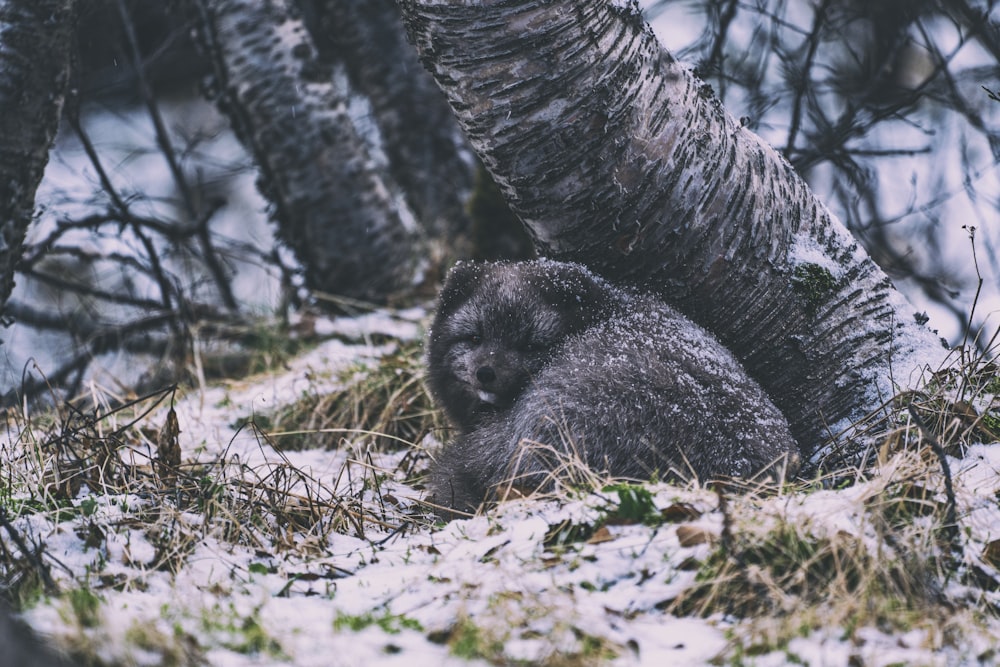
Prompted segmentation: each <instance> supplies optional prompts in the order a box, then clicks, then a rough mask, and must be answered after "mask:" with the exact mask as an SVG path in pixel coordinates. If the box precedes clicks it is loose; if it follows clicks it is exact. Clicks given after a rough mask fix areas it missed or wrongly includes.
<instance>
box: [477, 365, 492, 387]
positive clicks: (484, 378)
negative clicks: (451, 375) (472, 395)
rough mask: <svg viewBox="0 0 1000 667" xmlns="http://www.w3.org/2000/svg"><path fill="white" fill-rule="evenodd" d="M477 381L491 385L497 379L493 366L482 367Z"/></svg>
mask: <svg viewBox="0 0 1000 667" xmlns="http://www.w3.org/2000/svg"><path fill="white" fill-rule="evenodd" d="M476 379H477V380H479V381H480V382H482V383H483V384H489V383H490V382H493V381H494V380H496V379H497V374H496V371H494V370H493V367H492V366H480V367H479V370H477V371H476Z"/></svg>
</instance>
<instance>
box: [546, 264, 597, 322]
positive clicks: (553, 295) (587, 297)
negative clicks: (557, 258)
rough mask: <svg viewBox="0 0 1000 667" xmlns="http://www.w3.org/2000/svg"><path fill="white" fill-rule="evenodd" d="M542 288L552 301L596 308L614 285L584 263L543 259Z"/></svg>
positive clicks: (593, 309) (572, 306) (547, 298)
mask: <svg viewBox="0 0 1000 667" xmlns="http://www.w3.org/2000/svg"><path fill="white" fill-rule="evenodd" d="M540 266H541V268H542V270H543V275H544V276H545V277H546V279H545V280H544V281H543V282H542V292H543V294H544V295H545V298H546V300H548V301H549V303H553V304H556V305H559V306H561V307H564V308H565V307H571V308H576V307H577V306H579V307H580V308H583V309H585V310H587V311H590V312H592V313H593V312H594V311H595V310H596V309H598V308H599V307H601V306H603V305H605V304H607V303H608V298H609V294H610V292H611V290H612V288H611V286H610V285H609V284H608V283H607V282H606V281H605V280H604V279H603V278H600V277H598V276H596V275H594V274H593V273H591V272H590V271H589V270H588V269H587V268H586V267H584V266H583V265H582V264H575V263H571V262H552V261H548V260H542V261H541V262H540Z"/></svg>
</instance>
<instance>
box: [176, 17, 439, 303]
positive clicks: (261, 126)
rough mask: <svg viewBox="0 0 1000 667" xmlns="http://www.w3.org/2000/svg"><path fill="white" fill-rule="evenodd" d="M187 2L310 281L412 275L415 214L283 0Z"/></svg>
mask: <svg viewBox="0 0 1000 667" xmlns="http://www.w3.org/2000/svg"><path fill="white" fill-rule="evenodd" d="M187 2H188V5H189V6H190V7H191V9H192V13H193V14H194V18H195V23H196V25H197V29H198V39H199V42H200V43H201V45H202V47H203V48H204V50H205V52H206V54H207V55H208V56H209V57H210V59H211V60H212V67H213V72H214V77H215V84H216V86H217V88H218V90H217V91H216V92H217V93H218V95H219V104H220V106H221V107H222V109H223V110H224V111H225V112H226V113H227V114H228V115H229V118H230V120H231V121H232V123H233V126H234V127H235V129H236V131H237V133H238V134H239V135H240V137H241V139H242V140H243V142H244V143H245V144H246V145H247V146H248V148H249V149H250V150H251V152H252V153H253V155H254V158H255V159H256V162H257V165H258V167H259V168H260V174H261V175H260V180H259V187H260V189H261V192H262V193H263V194H264V195H265V197H267V198H268V200H269V201H271V203H272V204H273V205H274V217H275V219H276V220H277V223H278V227H279V236H280V238H281V239H282V240H283V241H284V242H286V243H287V244H288V245H289V246H290V247H291V248H292V249H293V250H294V252H295V253H296V255H297V256H298V258H299V261H300V262H302V265H303V268H304V271H305V279H306V285H307V286H308V287H309V288H310V289H312V290H313V291H319V292H327V293H331V294H338V295H343V296H348V297H351V298H358V299H364V300H368V301H376V302H383V301H385V300H386V298H387V297H389V296H391V295H392V294H393V293H394V292H396V291H398V290H401V289H403V288H405V287H407V286H409V285H410V284H411V283H412V281H413V278H414V274H415V268H416V260H417V254H418V251H419V247H420V246H419V244H418V241H417V234H416V229H415V224H414V221H413V218H412V214H411V213H410V211H409V210H408V209H407V208H406V206H405V204H402V203H401V197H399V196H397V194H396V192H395V188H394V186H393V185H392V184H391V183H390V182H388V180H387V179H386V178H384V177H383V174H381V173H380V172H379V171H378V170H377V169H376V168H375V167H374V165H373V163H372V159H371V156H370V153H369V151H368V150H367V148H366V146H365V142H364V141H363V138H362V137H361V136H360V135H359V134H358V131H357V128H356V127H355V126H354V123H353V121H352V119H351V117H350V115H349V114H348V110H347V101H348V100H347V97H348V96H347V83H346V77H345V76H343V74H341V75H340V76H339V77H338V76H337V72H336V70H334V69H333V68H331V67H330V66H329V65H328V64H327V63H323V62H322V61H321V60H320V59H319V58H318V57H317V52H316V49H315V47H314V45H313V43H312V40H311V39H310V37H309V34H308V32H307V31H306V29H305V27H304V25H303V23H302V21H301V19H300V18H299V17H298V16H297V14H296V12H295V10H294V8H293V7H292V6H291V5H290V0H260V1H257V0H187ZM338 79H339V80H338Z"/></svg>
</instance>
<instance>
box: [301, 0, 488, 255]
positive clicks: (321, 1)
mask: <svg viewBox="0 0 1000 667" xmlns="http://www.w3.org/2000/svg"><path fill="white" fill-rule="evenodd" d="M299 3H300V4H302V5H303V6H304V7H306V8H308V9H309V10H310V12H308V13H307V17H308V15H309V14H312V17H313V20H312V21H309V20H307V22H306V24H307V26H309V28H310V30H311V32H312V34H313V37H314V39H315V41H316V46H317V47H319V49H320V50H321V51H324V50H327V51H329V55H330V57H331V58H333V59H335V60H336V61H337V62H342V63H343V64H344V67H345V68H346V70H347V73H348V76H349V77H350V80H351V85H352V86H353V87H354V89H355V90H357V91H358V92H359V93H361V94H362V95H364V96H365V98H367V100H368V101H369V103H370V104H371V107H372V115H373V117H374V119H375V123H376V124H377V125H378V128H379V132H380V134H381V139H382V142H381V143H382V149H383V150H384V151H385V154H386V157H387V158H388V166H387V169H388V171H389V174H390V175H391V177H392V179H393V180H394V181H395V182H396V183H397V184H398V185H399V187H400V188H402V190H403V191H404V192H405V193H406V198H407V202H408V203H409V205H410V207H411V208H412V209H413V212H414V213H415V214H416V216H417V218H418V219H419V220H420V223H421V225H422V226H423V227H424V229H426V230H427V232H428V234H429V235H431V236H433V237H435V238H445V237H450V238H451V239H452V241H454V239H455V237H456V236H460V235H461V236H464V235H467V234H468V218H469V216H468V212H467V210H466V201H467V200H468V198H469V195H470V194H471V191H472V186H473V177H474V174H475V169H476V165H475V162H474V161H473V160H471V159H470V158H471V152H472V151H471V149H469V147H468V144H467V143H466V141H465V138H464V137H463V136H462V130H461V128H460V127H459V126H458V122H457V121H456V119H455V116H454V114H452V113H451V108H450V107H449V106H448V101H447V100H446V99H445V97H444V95H442V94H441V91H440V90H439V89H438V87H437V84H436V83H435V82H434V79H433V78H431V76H430V75H429V74H428V73H427V72H426V71H425V70H424V68H423V67H422V66H421V64H420V61H419V60H418V59H417V54H416V52H414V50H413V47H412V46H410V44H409V42H408V41H407V39H406V32H405V31H404V29H403V22H402V20H401V19H400V16H399V8H398V7H397V6H396V3H395V0H299Z"/></svg>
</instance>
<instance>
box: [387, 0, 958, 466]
mask: <svg viewBox="0 0 1000 667" xmlns="http://www.w3.org/2000/svg"><path fill="white" fill-rule="evenodd" d="M400 4H401V7H402V9H403V15H404V21H405V23H406V26H407V30H408V32H409V33H410V36H411V40H412V41H413V42H414V44H415V45H416V46H417V49H418V51H419V52H420V54H421V58H422V60H423V62H424V64H425V65H426V66H427V67H428V69H429V70H430V71H431V73H432V74H433V75H434V77H435V79H436V80H437V82H438V84H439V85H440V86H441V87H442V88H443V89H444V91H445V93H446V94H447V96H448V98H449V100H450V102H451V105H452V108H453V110H454V111H455V113H456V115H457V116H458V118H459V121H460V122H461V124H462V126H463V127H464V128H465V131H466V133H467V135H468V137H469V139H470V141H471V143H472V145H473V147H474V148H475V149H476V150H477V151H478V152H479V154H480V156H481V157H482V159H483V161H484V162H485V164H486V165H487V167H488V168H489V169H490V170H491V172H492V173H493V175H494V178H495V179H496V180H497V182H498V183H499V184H500V185H501V187H502V188H503V189H504V191H505V193H506V195H507V197H508V199H509V201H510V203H511V205H512V208H514V210H515V211H516V212H518V213H519V214H520V216H521V217H522V219H523V220H524V221H525V223H526V224H527V225H528V227H529V228H530V230H531V233H532V234H533V235H534V237H535V242H536V244H537V246H538V248H539V250H540V252H541V253H542V254H544V255H548V256H551V257H555V258H558V259H565V260H576V261H580V262H582V263H584V264H587V265H588V266H590V267H592V268H593V269H595V270H596V271H598V272H599V273H602V274H604V275H605V276H607V277H610V278H613V279H617V280H620V281H626V282H632V283H636V284H640V285H643V286H647V287H649V288H651V289H654V290H656V291H658V292H660V293H661V294H662V295H664V296H665V297H666V298H667V299H669V300H670V301H672V302H673V303H675V304H676V305H677V306H678V307H679V308H680V309H681V310H683V311H684V312H685V313H687V314H688V315H689V316H691V317H692V318H693V319H695V320H696V321H698V322H699V323H701V324H702V325H704V326H705V327H706V328H708V329H709V330H711V331H712V332H714V333H715V334H716V335H717V336H718V337H719V338H720V339H721V340H722V341H723V342H724V343H725V344H726V345H727V346H728V347H729V348H730V349H731V350H733V352H735V353H736V355H737V356H738V357H739V358H740V359H741V360H742V361H743V362H744V364H745V365H746V367H747V369H748V371H749V372H750V374H751V375H753V376H754V377H755V378H756V379H757V380H758V381H760V382H761V384H762V385H763V386H764V387H765V388H766V389H767V391H768V392H769V394H770V395H771V397H772V399H773V400H774V401H775V403H776V404H777V405H778V406H779V407H780V408H781V409H782V410H783V411H784V413H785V414H786V416H787V417H788V418H789V421H790V423H791V426H792V429H793V432H794V434H795V436H796V438H797V439H798V441H799V443H800V445H801V446H802V448H803V450H804V453H806V454H807V455H809V454H812V453H814V452H815V450H816V448H817V446H818V445H819V444H820V443H821V442H822V441H823V440H824V439H825V437H826V436H827V430H826V428H827V426H830V427H834V428H836V425H838V424H840V425H844V424H846V422H845V421H844V420H852V419H855V418H857V417H860V416H862V415H864V414H866V413H868V412H870V411H874V410H876V409H877V408H878V407H879V405H881V403H882V401H883V400H884V399H885V398H886V397H887V392H890V391H891V390H892V381H893V379H895V380H901V381H902V382H907V381H910V380H912V379H913V373H914V371H917V370H919V369H920V368H921V367H922V365H923V364H924V363H934V364H936V363H937V362H939V361H940V359H941V358H942V356H943V354H942V350H941V345H940V343H939V341H938V339H937V338H936V336H934V335H933V334H932V333H931V332H930V331H929V330H927V329H926V328H924V327H923V326H920V325H919V324H918V323H917V322H916V321H915V317H914V310H913V308H912V307H911V306H910V305H909V303H907V302H906V301H905V299H903V298H902V296H901V295H900V294H899V293H898V292H897V291H896V290H895V289H894V288H893V286H892V284H891V283H890V281H889V280H888V278H887V277H886V276H885V274H884V273H883V272H882V271H881V270H880V269H879V268H878V267H877V266H876V265H875V264H874V263H873V262H872V261H871V259H870V258H869V257H868V256H867V254H866V253H865V252H864V251H863V250H862V249H861V248H860V247H859V245H858V244H857V243H856V242H855V241H854V239H853V238H852V237H851V236H850V235H849V234H848V233H847V231H846V230H845V228H844V227H843V226H842V225H841V224H840V223H839V222H838V221H837V220H835V219H834V218H833V217H832V216H831V214H830V212H829V211H828V210H827V209H826V207H825V206H824V205H823V204H822V203H820V202H819V201H818V200H817V199H816V197H815V196H814V195H813V194H812V192H811V191H810V190H809V188H808V187H807V185H806V184H805V182H804V181H803V180H802V179H801V178H800V177H799V176H798V175H797V174H796V173H795V172H794V171H793V170H792V168H791V167H790V166H789V165H788V163H787V162H786V161H785V160H784V159H783V158H782V157H781V156H780V155H779V154H778V153H777V152H775V151H774V150H773V149H772V148H771V147H769V146H767V145H765V144H764V143H763V141H762V140H761V139H760V138H759V137H757V136H756V135H754V134H753V133H751V132H749V131H748V130H746V129H744V128H742V127H741V126H740V124H739V123H738V122H736V121H734V119H733V118H732V117H730V116H729V115H728V114H727V113H726V112H725V110H724V109H723V108H722V107H721V104H720V103H719V101H718V100H717V98H716V97H715V95H714V94H713V92H712V90H711V88H710V87H709V86H707V85H705V84H703V83H701V82H700V81H698V80H697V79H696V78H695V77H694V76H693V75H692V74H691V73H690V72H689V71H688V70H687V69H685V68H684V67H682V66H681V65H680V64H679V63H678V62H677V61H675V60H674V59H673V58H672V57H671V56H670V54H668V53H667V52H666V51H665V50H664V49H663V48H662V46H661V45H660V44H659V43H658V41H657V39H656V37H655V36H654V35H653V33H652V31H651V30H650V29H649V28H648V26H646V24H645V23H644V21H643V20H642V18H641V16H640V15H639V13H638V12H637V11H636V10H635V8H634V6H632V5H630V4H629V3H625V2H614V3H612V2H607V0H565V1H553V0H487V1H482V0H477V1H475V2H471V1H468V0H466V1H454V0H451V1H448V0H401V3H400Z"/></svg>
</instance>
